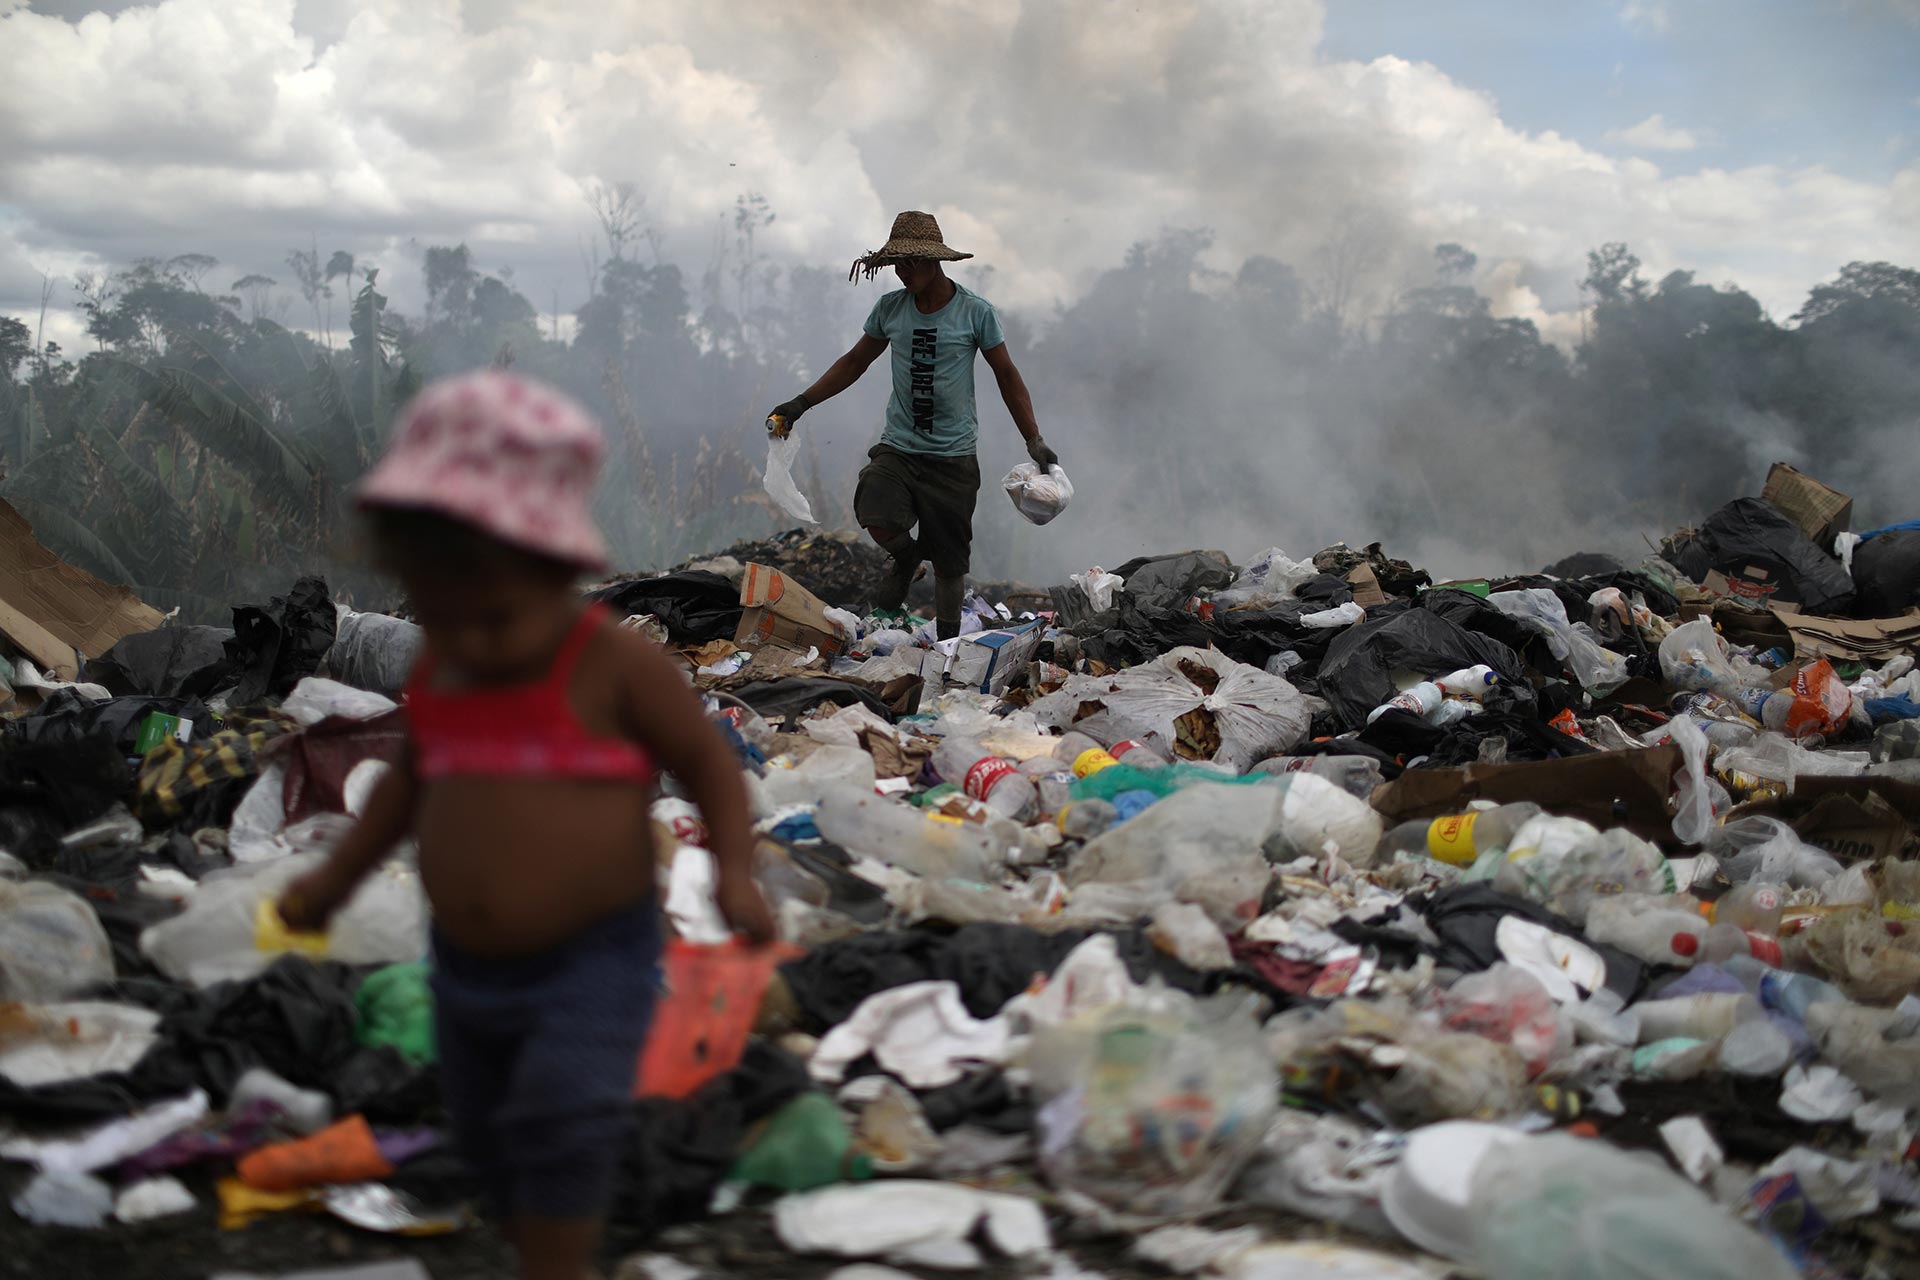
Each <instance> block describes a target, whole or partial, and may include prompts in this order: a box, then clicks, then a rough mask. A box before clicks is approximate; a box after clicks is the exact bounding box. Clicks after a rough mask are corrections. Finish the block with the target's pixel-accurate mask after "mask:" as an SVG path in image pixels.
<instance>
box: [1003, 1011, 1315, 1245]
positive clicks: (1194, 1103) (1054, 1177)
mask: <svg viewBox="0 0 1920 1280" xmlns="http://www.w3.org/2000/svg"><path fill="white" fill-rule="evenodd" d="M1254 1008H1255V1004H1254V1001H1253V1000H1252V999H1251V998H1249V997H1248V996H1246V995H1244V994H1239V995H1223V996H1217V997H1214V998H1213V999H1210V1000H1204V1001H1201V1000H1195V999H1193V998H1192V997H1191V996H1187V995H1185V994H1183V993H1181V992H1177V991H1169V990H1167V989H1165V988H1162V987H1159V986H1157V985H1155V986H1150V987H1149V988H1147V989H1146V991H1144V992H1143V993H1141V994H1140V995H1139V996H1137V997H1135V998H1134V999H1132V1000H1130V1001H1129V1002H1128V1003H1126V1004H1123V1005H1116V1006H1112V1007H1110V1008H1107V1009H1105V1010H1101V1011H1098V1012H1095V1013H1093V1014H1090V1015H1087V1016H1085V1017H1082V1018H1077V1019H1074V1020H1073V1021H1071V1022H1068V1023H1065V1024H1063V1025H1061V1026H1057V1027H1043V1028H1041V1029H1040V1030H1039V1031H1038V1032H1037V1033H1036V1034H1035V1035H1034V1038H1033V1043H1032V1046H1031V1048H1030V1049H1029V1051H1028V1057H1027V1062H1028V1066H1029V1069H1030V1070H1031V1071H1032V1077H1033V1087H1034V1092H1035V1094H1036V1096H1038V1097H1039V1098H1040V1099H1041V1100H1042V1106H1041V1110H1040V1114H1039V1131H1040V1163H1041V1167H1042V1168H1043V1169H1044V1170H1045V1172H1046V1174H1047V1176H1048V1178H1049V1180H1051V1181H1052V1182H1053V1183H1054V1185H1055V1186H1057V1187H1060V1188H1062V1189H1063V1190H1070V1191H1074V1192H1078V1193H1080V1194H1083V1195H1087V1196H1090V1197H1092V1198H1093V1199H1095V1200H1097V1201H1100V1202H1101V1203H1102V1204H1105V1205H1106V1206H1108V1207H1109V1208H1112V1209H1115V1210H1118V1211H1119V1212H1121V1213H1125V1214H1133V1215H1140V1216H1145V1217H1160V1216H1164V1215H1172V1214H1189V1213H1197V1212H1201V1211H1204V1210H1206V1209H1210V1208H1212V1207H1213V1206H1214V1205H1215V1204H1217V1203H1218V1202H1219V1200H1220V1197H1221V1196H1222V1194H1223V1193H1224V1192H1225V1191H1226V1189H1227V1186H1228V1184H1229V1183H1231V1182H1232V1181H1233V1179H1234V1177H1235V1176H1236V1175H1238V1174H1239V1172H1240V1170H1241V1168H1242V1167H1243V1166H1244V1165H1245V1164H1246V1162H1247V1161H1248V1160H1249V1159H1250V1158H1251V1157H1252V1155H1253V1153H1254V1152H1255V1151H1256V1150H1258V1148H1259V1145H1260V1140H1261V1137H1262V1136H1263V1135H1264V1134H1265V1132H1266V1128H1267V1124H1268V1122H1269V1121H1271V1120H1272V1118H1273V1114H1274V1111H1275V1110H1276V1108H1277V1106H1278V1098H1279V1091H1278V1090H1277V1089H1276V1088H1275V1087H1274V1073H1273V1062H1272V1060H1271V1059H1270V1058H1269V1057H1268V1056H1267V1051H1266V1046H1265V1044H1264V1042H1263V1040H1262V1037H1261V1033H1260V1026H1259V1023H1258V1022H1257V1021H1256V1020H1255V1016H1254Z"/></svg>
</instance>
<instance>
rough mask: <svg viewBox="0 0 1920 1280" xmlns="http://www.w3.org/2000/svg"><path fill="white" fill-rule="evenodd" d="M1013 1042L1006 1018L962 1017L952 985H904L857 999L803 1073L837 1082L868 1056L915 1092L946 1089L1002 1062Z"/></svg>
mask: <svg viewBox="0 0 1920 1280" xmlns="http://www.w3.org/2000/svg"><path fill="white" fill-rule="evenodd" d="M1012 1048H1013V1040H1012V1035H1011V1032H1010V1031H1009V1029H1008V1026H1007V1022H1006V1019H1004V1018H1002V1017H999V1016H997V1015H996V1016H995V1017H992V1018H988V1019H985V1020H984V1021H983V1020H981V1019H979V1018H976V1017H974V1016H973V1015H972V1014H970V1013H968V1012H967V1007H966V1005H965V1004H964V1003H962V1001H961V999H960V988H959V986H958V985H956V984H955V983H952V982H910V983H908V984H907V985H905V986H903V987H890V988H888V989H887V990H885V991H878V992H875V993H874V994H873V995H870V996H868V997H867V998H866V999H865V1000H862V1001H861V1002H860V1004H859V1007H858V1008H856V1009H855V1010H854V1011H853V1012H852V1013H851V1014H849V1015H848V1017H847V1020H846V1021H845V1022H843V1023H841V1024H840V1025H839V1026H837V1027H835V1028H834V1029H833V1030H831V1031H829V1032H827V1034H826V1035H825V1036H823V1037H821V1039H820V1045H819V1047H818V1048H817V1049H815V1050H814V1052H813V1057H812V1058H811V1059H810V1060H809V1061H808V1063H807V1070H808V1072H810V1073H811V1074H812V1076H813V1078H814V1079H815V1080H817V1081H819V1082H821V1083H822V1084H837V1083H838V1082H839V1081H840V1079H841V1077H843V1076H844V1075H845V1074H846V1071H847V1068H848V1067H850V1066H852V1065H853V1064H854V1063H855V1062H857V1061H859V1060H860V1059H861V1058H864V1057H866V1056H867V1055H868V1054H869V1053H871V1054H872V1055H873V1059H874V1061H875V1062H877V1063H879V1064H880V1066H881V1067H882V1068H884V1069H885V1070H886V1071H888V1072H890V1073H891V1074H893V1075H895V1076H898V1077H899V1078H900V1079H901V1080H904V1081H905V1082H906V1083H907V1084H909V1085H911V1086H912V1087H913V1088H915V1089H937V1088H939V1087H940V1086H942V1085H949V1084H952V1083H953V1082H954V1081H956V1080H958V1079H960V1077H961V1076H963V1075H965V1074H966V1073H967V1071H968V1069H969V1068H971V1067H973V1066H976V1065H978V1064H980V1063H992V1064H995V1065H998V1064H1000V1063H1003V1062H1005V1061H1006V1060H1007V1057H1008V1054H1009V1053H1010V1052H1011V1051H1012Z"/></svg>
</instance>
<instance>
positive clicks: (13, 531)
mask: <svg viewBox="0 0 1920 1280" xmlns="http://www.w3.org/2000/svg"><path fill="white" fill-rule="evenodd" d="M164 621H166V619H165V618H164V617H162V616H161V614H160V611H159V610H158V609H155V608H153V607H151V606H150V605H147V604H145V603H144V602H142V601H141V600H140V599H139V597H137V596H135V595H134V594H133V592H131V591H129V590H128V589H127V588H125V587H117V586H113V585H111V584H109V583H105V582H102V581H101V580H100V579H98V578H96V577H94V576H93V575H92V574H90V573H88V572H87V571H86V570H84V569H80V568H76V567H75V566H73V565H70V564H68V563H67V562H66V561H64V560H62V559H61V558H60V557H59V556H56V555H55V554H53V552H51V551H49V550H47V549H46V548H45V547H43V546H41V545H40V542H39V540H38V539H36V538H35V537H34V536H33V526H32V525H30V524H28V523H27V519H26V517H25V516H23V515H21V514H20V513H19V512H18V511H16V510H14V509H13V507H11V506H10V505H8V504H7V503H5V502H0V633H4V634H5V635H6V637H7V639H9V640H11V641H12V642H13V643H14V645H15V646H16V647H17V648H19V649H20V651H21V652H23V653H25V654H26V655H27V656H28V657H29V658H31V659H32V660H33V661H34V663H35V664H36V665H38V666H41V667H45V668H48V669H49V671H50V672H51V673H52V674H54V675H57V676H58V677H59V678H60V679H62V680H72V679H73V678H74V677H75V676H76V675H77V674H78V670H79V664H78V662H77V661H76V660H75V651H76V650H77V651H78V652H79V654H80V656H83V657H88V658H97V657H99V656H100V655H101V654H103V653H105V652H106V651H107V650H109V649H111V648H113V646H114V644H115V643H116V642H117V641H119V639H120V638H121V637H122V636H128V635H132V634H134V633H135V632H137V631H152V630H153V629H154V628H156V627H158V626H159V625H160V624H161V623H162V622H164Z"/></svg>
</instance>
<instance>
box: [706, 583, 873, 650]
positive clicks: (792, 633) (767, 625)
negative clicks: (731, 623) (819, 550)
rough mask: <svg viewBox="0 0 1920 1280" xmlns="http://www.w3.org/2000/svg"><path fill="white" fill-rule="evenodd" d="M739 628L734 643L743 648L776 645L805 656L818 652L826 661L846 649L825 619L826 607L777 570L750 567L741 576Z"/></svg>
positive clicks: (843, 642)
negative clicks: (807, 653)
mask: <svg viewBox="0 0 1920 1280" xmlns="http://www.w3.org/2000/svg"><path fill="white" fill-rule="evenodd" d="M740 606H741V608H742V610H743V611H744V612H742V614H741V615H740V629H739V630H738V631H736V632H735V633H734V636H733V642H734V643H735V644H737V645H739V646H740V647H741V648H742V649H758V648H760V647H761V646H763V645H768V644H777V645H779V646H781V647H782V648H785V649H791V650H793V651H795V652H797V653H799V654H802V655H804V654H805V653H806V651H807V650H808V649H818V650H819V651H820V656H821V657H823V658H825V659H826V660H828V661H829V662H830V661H832V660H833V659H835V658H837V657H839V656H840V653H841V651H842V650H844V649H845V648H846V647H847V643H846V641H845V640H843V639H841V638H840V633H839V631H837V630H836V629H835V628H834V625H833V623H832V622H831V621H829V620H828V618H827V606H826V604H825V603H823V602H822V601H821V600H820V598H819V597H817V596H815V595H814V594H813V593H812V592H811V591H808V590H807V589H806V588H805V587H803V586H801V585H800V584H799V583H798V582H795V581H794V580H793V579H792V578H790V577H788V576H787V575H786V574H784V573H781V572H780V571H779V570H778V569H770V568H768V567H767V566H766V565H763V564H750V565H748V566H747V567H746V570H745V572H743V573H742V574H741V577H740Z"/></svg>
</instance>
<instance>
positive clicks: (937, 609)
mask: <svg viewBox="0 0 1920 1280" xmlns="http://www.w3.org/2000/svg"><path fill="white" fill-rule="evenodd" d="M966 594H967V580H966V579H965V578H943V577H941V576H940V575H939V574H935V575H934V578H933V625H934V633H935V634H936V635H938V636H939V637H940V639H942V640H951V639H953V638H954V637H955V636H957V635H959V634H960V602H961V601H962V600H964V599H965V598H966Z"/></svg>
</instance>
